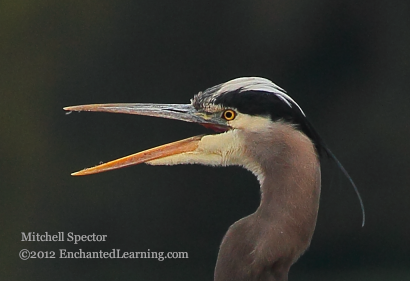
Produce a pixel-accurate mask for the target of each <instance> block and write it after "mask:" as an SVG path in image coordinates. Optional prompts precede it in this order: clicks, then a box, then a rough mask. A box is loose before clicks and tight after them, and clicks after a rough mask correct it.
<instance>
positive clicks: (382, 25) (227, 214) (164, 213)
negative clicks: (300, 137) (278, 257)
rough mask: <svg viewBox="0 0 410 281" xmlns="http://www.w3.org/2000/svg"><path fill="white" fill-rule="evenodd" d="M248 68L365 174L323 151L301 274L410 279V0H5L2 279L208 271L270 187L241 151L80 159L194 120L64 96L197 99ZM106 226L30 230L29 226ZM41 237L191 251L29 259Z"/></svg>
mask: <svg viewBox="0 0 410 281" xmlns="http://www.w3.org/2000/svg"><path fill="white" fill-rule="evenodd" d="M240 76H262V77H266V78H269V79H271V80H272V81H274V82H275V83H277V84H278V85H280V86H281V87H283V88H285V89H286V90H287V91H288V93H289V94H290V95H291V96H292V97H293V98H294V99H295V100H296V101H297V102H298V103H299V104H300V105H301V107H302V108H303V109H304V111H305V112H306V113H307V115H308V117H309V118H310V120H311V121H312V123H313V124H314V125H315V127H316V129H317V130H318V131H319V133H320V134H321V135H322V136H323V138H324V139H325V141H326V142H327V143H328V144H329V146H330V147H331V148H332V150H333V152H334V153H335V154H336V155H337V156H338V157H339V159H340V160H341V162H342V163H343V164H344V166H345V167H346V168H347V169H348V171H349V172H350V174H351V176H352V177H353V179H354V180H355V182H356V184H357V185H358V187H359V189H360V190H361V193H362V196H363V200H364V203H365V206H366V211H367V224H366V226H365V227H364V228H361V227H360V223H361V217H360V208H359V204H358V201H357V199H356V198H355V194H354V192H353V189H352V188H351V186H350V185H349V183H348V181H347V180H346V179H345V178H344V177H343V175H342V174H341V173H340V172H339V171H338V170H337V169H336V167H335V165H332V163H329V162H324V165H323V178H324V182H323V193H322V200H321V209H320V214H319V220H318V225H317V229H316V233H315V236H314V238H313V241H312V245H311V247H310V249H309V251H308V252H307V253H306V254H305V255H304V256H303V257H302V258H301V259H300V260H299V262H298V263H297V264H295V265H294V266H293V267H292V269H291V273H290V280H293V281H297V280H361V281H364V280H410V254H409V253H410V204H409V202H410V191H409V186H410V173H409V164H410V163H409V159H410V157H409V154H410V146H409V135H410V132H409V125H408V124H409V121H408V120H409V117H410V113H409V108H410V107H409V106H410V98H409V93H410V2H409V1H367V2H365V1H325V0H313V1H302V0H291V1H266V0H265V1H259V0H256V1H249V0H248V1H245V0H239V1H187V0H181V1H165V0H158V1H148V0H144V1H141V0H135V1H129V0H118V1H114V0H102V1H93V0H81V1H75V0H74V1H48V0H36V1H27V0H14V1H7V0H3V1H0V155H1V158H0V186H1V188H0V208H1V209H0V210H1V212H0V279H1V280H198V281H200V280H212V278H213V269H214V265H215V261H216V256H217V252H218V246H219V243H220V241H221V239H222V237H223V235H224V233H225V231H226V230H227V229H228V227H229V225H231V224H232V223H233V222H235V221H236V220H238V219H239V218H241V217H243V216H245V215H248V214H250V213H252V212H253V211H254V210H255V209H256V208H257V206H258V204H259V190H258V183H257V181H256V179H254V177H253V176H252V175H251V173H249V172H247V171H245V170H243V169H240V168H236V167H230V168H211V167H203V166H174V167H151V166H148V165H140V166H134V167H130V168H126V169H122V170H117V171H112V172H108V173H103V174H98V175H93V176H88V177H71V176H70V173H71V172H73V171H76V170H79V169H82V168H84V167H89V166H93V165H95V164H97V163H99V162H100V161H108V160H111V159H115V158H118V157H120V156H124V155H127V154H131V153H134V152H138V151H140V150H143V149H146V148H150V147H153V146H155V145H160V144H163V143H166V142H170V141H174V140H178V139H182V138H185V137H189V136H192V135H195V134H200V133H204V129H203V128H200V126H196V125H193V124H188V123H184V122H177V121H172V120H162V119H156V118H149V117H140V116H126V115H119V114H108V113H106V114H104V113H80V114H78V113H73V114H71V115H68V116H67V115H65V112H64V111H63V110H62V108H63V107H64V106H68V105H76V104H85V103H105V102H159V103H187V102H189V99H190V98H191V97H192V96H193V95H194V94H196V93H197V92H198V91H200V90H204V89H205V88H208V87H210V86H213V85H215V84H218V83H222V82H225V81H228V80H229V79H232V78H236V77H240ZM30 231H34V232H38V233H44V232H45V231H47V232H49V233H56V232H57V231H64V232H66V233H68V232H74V233H75V234H92V233H96V234H105V235H108V241H107V242H104V243H97V242H95V243H92V242H88V243H81V244H78V245H74V244H73V243H70V242H21V241H20V240H21V232H30ZM23 248H27V249H29V250H35V251H40V250H41V251H51V250H53V251H58V249H62V248H63V249H67V250H71V251H75V250H78V249H80V248H81V249H83V250H84V251H93V250H96V251H98V250H104V251H110V250H111V249H113V248H117V249H122V250H123V251H147V249H150V250H151V251H187V252H188V253H189V259H187V260H166V261H163V262H159V261H157V260H148V259H146V260H110V259H108V260H99V259H97V260H83V259H82V260H81V259H80V260H74V259H70V260H68V259H66V260H64V259H31V260H27V261H22V260H20V259H19V257H18V253H19V251H20V250H21V249H23Z"/></svg>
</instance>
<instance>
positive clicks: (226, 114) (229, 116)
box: [222, 109, 236, 121]
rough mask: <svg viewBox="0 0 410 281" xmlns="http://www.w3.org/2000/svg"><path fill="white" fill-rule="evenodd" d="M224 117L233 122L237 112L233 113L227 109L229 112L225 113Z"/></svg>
mask: <svg viewBox="0 0 410 281" xmlns="http://www.w3.org/2000/svg"><path fill="white" fill-rule="evenodd" d="M222 117H223V118H224V119H225V120H227V121H231V120H233V119H235V117H236V112H235V111H233V110H232V109H227V110H225V111H224V113H223V115H222Z"/></svg>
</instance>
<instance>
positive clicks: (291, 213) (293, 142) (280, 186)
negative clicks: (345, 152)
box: [253, 124, 321, 239]
mask: <svg viewBox="0 0 410 281" xmlns="http://www.w3.org/2000/svg"><path fill="white" fill-rule="evenodd" d="M253 137H254V138H256V137H257V138H258V140H259V143H258V144H257V145H258V147H259V148H260V147H269V151H266V150H265V151H264V152H263V153H261V154H259V155H254V156H255V157H257V159H259V160H260V161H259V163H260V164H261V169H262V172H263V177H262V179H261V203H260V206H259V208H258V209H257V211H256V214H257V215H258V217H260V218H265V219H268V220H270V221H274V222H275V227H279V228H287V229H288V230H289V231H292V232H295V231H296V232H298V233H306V235H308V236H310V238H311V235H312V234H313V230H314V228H315V225H316V219H317V213H318V209H319V197H320V184H321V183H320V162H319V159H318V156H317V153H316V151H315V148H314V145H313V143H312V142H311V141H310V139H309V138H308V137H306V136H305V135H304V134H303V133H301V132H299V131H297V130H296V129H295V128H294V127H292V126H291V125H286V124H275V125H274V126H273V127H272V128H270V131H269V130H268V131H264V132H261V133H259V135H258V136H253ZM253 151H255V152H254V153H255V154H256V151H260V149H255V150H253ZM289 228H290V229H289ZM295 228H297V229H295ZM310 238H309V239H310Z"/></svg>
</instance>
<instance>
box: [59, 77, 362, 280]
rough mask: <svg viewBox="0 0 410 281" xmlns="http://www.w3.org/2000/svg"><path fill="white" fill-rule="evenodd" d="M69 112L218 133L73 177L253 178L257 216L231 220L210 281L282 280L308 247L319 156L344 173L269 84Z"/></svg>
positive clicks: (252, 82) (249, 80)
mask: <svg viewBox="0 0 410 281" xmlns="http://www.w3.org/2000/svg"><path fill="white" fill-rule="evenodd" d="M64 109H65V110H68V111H104V112H114V113H128V114H138V115H148V116H155V117H163V118H170V119H177V120H182V121H187V122H195V123H199V124H201V125H203V126H205V127H208V128H212V129H214V130H215V131H217V132H218V134H212V135H202V136H195V137H191V138H188V139H184V140H181V141H177V142H173V143H170V144H166V145H162V146H159V147H155V148H152V149H149V150H146V151H143V152H139V153H136V154H133V155H130V156H126V157H123V158H120V159H118V160H114V161H111V162H108V163H105V164H101V165H98V166H96V167H93V168H89V169H85V170H82V171H79V172H76V173H73V175H76V176H78V175H88V174H93V173H99V172H103V171H108V170H112V169H117V168H121V167H125V166H129V165H135V164H139V163H148V164H151V165H177V164H204V165H212V166H229V165H239V166H242V167H244V168H245V169H248V170H249V171H251V172H252V173H253V174H254V175H255V176H256V177H257V178H258V180H259V183H260V189H261V202H260V205H259V207H258V209H257V210H256V211H255V213H253V214H251V215H249V216H247V217H245V218H243V219H241V220H239V221H237V222H235V223H234V224H233V225H232V226H231V227H230V228H229V230H228V232H227V233H226V235H225V237H224V238H223V241H222V244H221V246H220V251H219V254H218V260H217V263H216V268H215V275H214V276H215V279H214V280H216V281H227V280H235V281H241V280H243V281H253V280H260V281H263V280H276V281H283V280H287V279H288V271H289V268H290V267H291V265H292V264H293V263H295V262H296V260H297V259H298V258H299V257H300V256H301V255H302V254H303V253H304V251H305V250H306V249H307V247H308V246H309V244H310V241H311V239H312V235H313V232H314V229H315V225H316V219H317V213H318V208H319V197H320V188H321V174H320V161H319V157H320V156H321V155H323V154H327V155H328V156H330V157H331V158H333V159H334V160H335V161H336V163H337V164H338V166H339V167H340V168H341V169H342V171H343V173H344V174H345V175H346V176H347V177H348V178H349V180H350V182H351V183H352V185H353V187H354V188H355V191H356V193H357V195H358V198H359V201H360V204H361V207H362V212H363V224H364V209H363V203H362V200H361V197H360V194H359V193H358V191H357V188H356V186H355V185H354V183H353V181H352V180H351V178H350V177H349V175H348V174H347V172H346V170H345V169H344V168H343V166H342V165H341V164H340V162H339V161H338V160H337V158H336V157H335V156H334V155H333V154H332V152H331V151H330V150H329V149H328V147H327V146H326V145H325V144H324V142H323V141H322V139H321V138H320V137H319V135H318V134H317V133H316V131H315V130H314V128H313V127H312V125H311V124H310V123H309V121H308V120H307V118H306V115H305V113H304V112H303V111H302V109H301V108H300V106H299V105H298V104H297V103H296V102H295V101H294V100H293V99H292V98H291V97H289V96H288V95H287V94H286V92H285V91H284V90H283V89H281V88H280V87H278V86H277V85H275V84H274V83H272V82H271V81H270V80H267V79H264V78H259V77H245V78H238V79H234V80H231V81H228V82H226V83H223V84H219V85H217V86H214V87H212V88H209V89H207V90H205V91H203V92H199V93H198V94H197V95H195V96H194V98H193V99H192V100H191V103H190V104H147V103H135V104H94V105H80V106H70V107H66V108H64Z"/></svg>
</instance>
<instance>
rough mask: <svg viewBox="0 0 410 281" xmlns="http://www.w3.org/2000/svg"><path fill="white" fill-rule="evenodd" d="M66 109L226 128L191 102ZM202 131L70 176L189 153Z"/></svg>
mask: <svg viewBox="0 0 410 281" xmlns="http://www.w3.org/2000/svg"><path fill="white" fill-rule="evenodd" d="M64 110H66V111H98V112H112V113H126V114H137V115H146V116H154V117H162V118H168V119H175V120H181V121H186V122H193V123H198V124H201V125H203V126H205V127H207V128H211V129H213V130H215V131H217V132H225V131H228V130H229V129H230V128H229V126H228V125H227V124H226V122H225V121H224V120H223V119H221V118H218V117H216V116H215V115H213V114H207V113H205V112H199V111H197V110H196V109H195V108H194V106H192V105H191V104H152V103H132V104H131V103H119V104H89V105H77V106H69V107H65V108H64ZM203 137H204V135H201V136H195V137H191V138H187V139H183V140H180V141H176V142H172V143H168V144H165V145H161V146H157V147H154V148H151V149H148V150H144V151H141V152H138V153H135V154H132V155H129V156H125V157H122V158H119V159H117V160H113V161H110V162H107V163H104V164H101V165H98V166H95V167H92V168H87V169H84V170H81V171H78V172H75V173H72V174H71V175H73V176H84V175H89V174H96V173H100V172H105V171H109V170H114V169H119V168H123V167H127V166H131V165H137V164H141V163H146V162H149V161H153V160H158V159H162V158H165V157H169V156H178V155H183V154H185V153H193V152H195V151H196V150H197V149H198V146H199V143H200V142H201V140H202V138H203Z"/></svg>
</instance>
